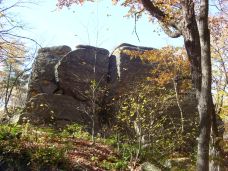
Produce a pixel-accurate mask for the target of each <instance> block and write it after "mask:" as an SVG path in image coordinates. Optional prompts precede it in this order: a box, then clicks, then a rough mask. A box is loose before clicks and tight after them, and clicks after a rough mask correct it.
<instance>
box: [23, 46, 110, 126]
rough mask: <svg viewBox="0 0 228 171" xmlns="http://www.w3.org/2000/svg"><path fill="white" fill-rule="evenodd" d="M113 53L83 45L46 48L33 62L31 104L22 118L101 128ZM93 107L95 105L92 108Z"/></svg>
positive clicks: (29, 103)
mask: <svg viewBox="0 0 228 171" xmlns="http://www.w3.org/2000/svg"><path fill="white" fill-rule="evenodd" d="M108 59H109V52H108V50H106V49H102V48H96V47H92V46H84V45H79V46H77V47H76V50H74V51H71V49H70V48H69V47H67V46H59V47H51V48H42V49H40V50H39V51H38V55H37V58H36V61H35V62H34V65H33V70H32V73H31V79H30V83H29V92H28V99H27V101H28V102H27V106H26V108H25V110H24V114H23V115H22V116H21V117H20V119H19V120H20V122H23V119H26V120H30V122H31V123H33V124H44V125H45V124H53V125H56V126H62V125H64V124H67V123H72V122H77V123H83V124H85V125H87V126H91V122H92V120H93V121H94V123H95V129H96V128H98V127H99V122H98V120H99V116H98V115H99V113H100V111H101V110H102V103H103V98H104V95H105V92H106V85H107V81H106V78H107V71H108ZM91 106H93V107H91Z"/></svg>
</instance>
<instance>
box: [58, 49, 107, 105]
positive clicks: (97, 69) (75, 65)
mask: <svg viewBox="0 0 228 171" xmlns="http://www.w3.org/2000/svg"><path fill="white" fill-rule="evenodd" d="M76 48H77V49H76V50H74V51H72V52H70V53H69V54H68V55H66V56H65V57H64V58H63V59H62V60H61V61H60V63H59V66H58V69H57V73H58V81H59V86H60V87H61V89H62V90H63V92H64V94H67V95H70V96H73V97H74V98H76V99H78V100H81V101H89V100H90V99H91V98H92V91H93V90H92V82H93V81H94V80H95V81H96V83H95V82H94V83H95V84H96V90H95V91H96V93H97V94H96V96H97V98H98V100H99V99H102V96H103V95H104V91H102V90H101V89H103V90H104V88H105V86H106V78H107V71H108V58H109V56H108V55H109V52H108V51H107V50H106V49H102V48H95V47H92V46H83V45H80V46H77V47H76Z"/></svg>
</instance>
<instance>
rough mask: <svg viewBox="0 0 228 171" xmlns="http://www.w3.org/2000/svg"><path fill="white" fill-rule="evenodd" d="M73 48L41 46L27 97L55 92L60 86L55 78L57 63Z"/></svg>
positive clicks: (33, 68)
mask: <svg viewBox="0 0 228 171" xmlns="http://www.w3.org/2000/svg"><path fill="white" fill-rule="evenodd" d="M70 51H71V48H70V47H68V46H57V47H51V48H41V49H40V50H39V51H38V55H37V57H36V61H35V62H34V64H33V67H32V74H31V77H30V83H29V90H28V96H27V99H28V100H29V99H30V98H31V97H32V96H35V95H37V94H39V93H47V94H53V93H54V91H55V90H56V89H57V88H58V85H57V83H56V80H55V65H56V64H57V63H58V61H59V60H60V59H61V58H63V56H64V55H66V54H67V53H68V52H70Z"/></svg>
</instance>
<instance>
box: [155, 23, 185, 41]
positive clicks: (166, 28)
mask: <svg viewBox="0 0 228 171" xmlns="http://www.w3.org/2000/svg"><path fill="white" fill-rule="evenodd" d="M159 24H160V26H161V28H162V30H163V31H164V32H165V33H166V34H167V35H168V36H169V37H171V38H178V37H180V36H181V35H182V34H181V32H180V31H179V30H177V29H175V28H174V29H175V30H171V29H170V28H169V26H167V25H166V24H164V23H163V22H159Z"/></svg>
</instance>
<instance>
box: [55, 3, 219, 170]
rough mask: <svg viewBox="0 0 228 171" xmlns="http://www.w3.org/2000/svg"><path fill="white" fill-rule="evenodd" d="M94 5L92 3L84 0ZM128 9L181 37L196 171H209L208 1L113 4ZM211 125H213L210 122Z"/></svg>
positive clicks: (211, 118) (211, 106)
mask: <svg viewBox="0 0 228 171" xmlns="http://www.w3.org/2000/svg"><path fill="white" fill-rule="evenodd" d="M84 1H86V0H68V1H66V0H58V4H57V5H58V6H59V7H60V8H62V7H63V6H67V7H69V6H71V5H72V4H82V3H83V2H84ZM87 1H93V0H87ZM112 1H113V3H114V4H116V3H118V2H121V3H122V5H123V6H125V7H129V8H130V10H129V14H130V15H133V16H134V15H136V16H137V15H142V14H143V13H147V14H149V16H150V17H152V21H156V22H158V23H159V24H160V26H161V28H162V29H163V31H164V32H165V33H166V34H167V35H168V36H170V37H172V38H177V37H180V36H182V37H183V38H184V45H185V49H186V52H187V55H188V59H189V61H190V66H191V73H192V82H193V85H194V89H195V94H196V98H197V101H198V113H199V116H200V117H199V132H200V133H199V138H198V155H197V170H199V171H205V170H209V141H210V134H211V126H212V130H213V133H214V134H217V127H216V122H215V121H216V119H215V108H214V104H213V100H212V94H211V81H212V73H211V50H210V31H209V27H208V23H209V22H208V12H209V1H208V0H200V1H199V2H198V1H194V0H172V1H170V0H154V1H152V0H122V1H120V0H112ZM212 121H213V122H212Z"/></svg>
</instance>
